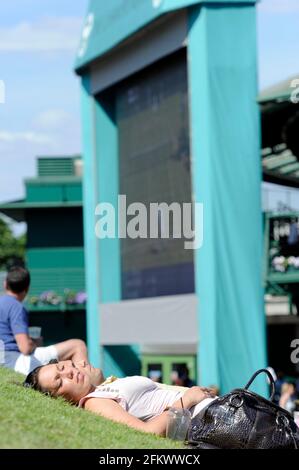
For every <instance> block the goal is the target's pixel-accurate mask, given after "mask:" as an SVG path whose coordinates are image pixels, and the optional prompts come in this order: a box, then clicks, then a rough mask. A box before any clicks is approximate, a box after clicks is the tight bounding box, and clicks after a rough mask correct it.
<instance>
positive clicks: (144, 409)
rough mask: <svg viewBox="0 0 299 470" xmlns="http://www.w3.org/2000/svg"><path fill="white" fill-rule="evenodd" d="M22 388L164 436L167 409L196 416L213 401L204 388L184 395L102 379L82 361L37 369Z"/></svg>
mask: <svg viewBox="0 0 299 470" xmlns="http://www.w3.org/2000/svg"><path fill="white" fill-rule="evenodd" d="M24 385H25V386H27V387H31V388H33V389H35V390H38V391H40V392H42V393H46V394H49V395H50V396H52V397H63V398H64V399H65V400H67V401H69V402H70V403H72V404H75V405H78V406H79V407H81V408H84V409H86V410H89V411H91V412H93V413H96V414H99V415H101V416H104V417H105V418H108V419H111V420H113V421H117V422H119V423H123V424H126V425H127V426H130V427H132V428H134V429H137V430H139V431H144V432H149V433H153V434H158V435H161V436H165V433H166V424H167V413H166V410H167V408H168V407H177V408H181V407H182V404H183V407H184V408H187V409H189V410H190V412H191V416H192V417H194V416H196V415H197V414H198V413H199V412H200V411H201V410H202V409H203V408H205V406H207V405H208V404H209V403H210V402H211V401H212V400H213V399H214V398H215V395H214V393H213V392H212V391H211V390H210V389H208V388H201V387H192V388H189V389H188V388H187V389H185V390H184V391H178V390H173V389H165V388H160V386H159V384H157V383H156V382H153V381H152V380H151V379H149V378H147V377H141V376H133V377H125V378H122V379H116V378H115V377H110V378H108V379H107V380H105V379H104V377H103V373H102V371H101V369H97V368H95V367H92V366H91V365H90V364H88V363H86V362H84V361H82V362H77V363H74V362H72V361H60V362H57V361H52V363H50V364H48V365H46V366H42V367H38V368H37V369H35V370H34V371H32V372H31V373H30V374H29V375H28V376H27V378H26V380H25V382H24Z"/></svg>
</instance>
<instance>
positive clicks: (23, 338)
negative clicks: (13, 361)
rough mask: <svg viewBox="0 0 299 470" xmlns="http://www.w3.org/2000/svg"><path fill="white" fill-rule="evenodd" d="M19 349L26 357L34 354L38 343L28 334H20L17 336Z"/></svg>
mask: <svg viewBox="0 0 299 470" xmlns="http://www.w3.org/2000/svg"><path fill="white" fill-rule="evenodd" d="M15 340H16V342H17V345H18V348H19V350H20V352H21V353H22V354H25V356H27V355H29V354H31V353H33V351H34V350H35V348H36V343H35V342H34V341H33V340H32V339H31V338H30V336H28V335H27V334H26V333H18V334H17V335H15Z"/></svg>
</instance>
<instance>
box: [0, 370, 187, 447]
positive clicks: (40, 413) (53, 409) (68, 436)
mask: <svg viewBox="0 0 299 470" xmlns="http://www.w3.org/2000/svg"><path fill="white" fill-rule="evenodd" d="M22 380H24V376H22V375H20V374H16V373H14V372H13V371H11V370H9V369H5V368H4V367H0V448H1V449H68V448H69V449H179V448H181V447H180V444H179V443H176V442H174V441H170V440H168V439H164V438H161V437H158V436H154V435H151V434H146V433H142V432H138V431H135V430H133V429H130V428H128V427H127V426H124V425H122V424H118V423H114V422H112V421H109V420H107V419H104V418H102V417H101V416H97V415H95V414H93V413H90V412H88V411H84V410H82V409H79V408H77V407H75V406H72V405H70V404H68V403H66V402H65V401H64V400H62V399H58V400H55V399H53V398H50V397H47V396H44V395H42V394H40V393H39V392H36V391H34V390H29V389H25V388H23V387H22V386H21V383H22Z"/></svg>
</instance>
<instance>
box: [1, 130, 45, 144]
mask: <svg viewBox="0 0 299 470" xmlns="http://www.w3.org/2000/svg"><path fill="white" fill-rule="evenodd" d="M21 141H23V142H29V143H32V144H49V143H51V139H50V138H49V137H48V136H47V135H45V134H41V133H38V132H32V131H25V132H10V131H1V130H0V142H6V143H14V142H21Z"/></svg>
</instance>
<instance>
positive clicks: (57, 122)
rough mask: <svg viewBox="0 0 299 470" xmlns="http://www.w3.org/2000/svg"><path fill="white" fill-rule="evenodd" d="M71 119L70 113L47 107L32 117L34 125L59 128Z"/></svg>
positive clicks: (43, 127) (44, 127)
mask: <svg viewBox="0 0 299 470" xmlns="http://www.w3.org/2000/svg"><path fill="white" fill-rule="evenodd" d="M72 119H73V118H72V115H71V114H69V113H67V112H66V111H64V110H63V109H48V110H46V111H43V112H41V113H40V114H39V115H38V116H37V117H36V118H35V119H34V125H35V126H36V127H38V128H40V129H48V130H49V129H61V128H63V127H65V126H67V125H69V124H70V123H71V122H72Z"/></svg>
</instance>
